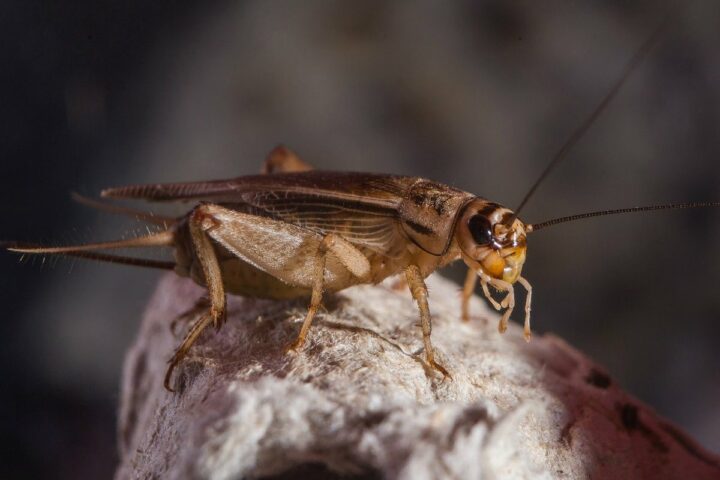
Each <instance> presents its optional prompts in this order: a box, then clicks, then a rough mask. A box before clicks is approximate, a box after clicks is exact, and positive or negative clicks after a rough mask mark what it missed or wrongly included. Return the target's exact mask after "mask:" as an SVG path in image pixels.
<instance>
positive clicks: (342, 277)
mask: <svg viewBox="0 0 720 480" xmlns="http://www.w3.org/2000/svg"><path fill="white" fill-rule="evenodd" d="M656 36H657V35H653V36H652V37H651V38H650V39H649V40H648V41H646V42H645V44H644V45H643V46H642V48H641V49H640V50H639V51H638V53H637V54H636V55H635V56H634V57H633V59H632V60H631V61H630V63H629V64H628V66H627V67H626V69H625V71H624V73H623V75H622V76H621V78H620V79H619V80H618V82H617V83H616V84H615V86H614V87H613V88H612V89H611V91H610V93H609V94H608V95H607V96H606V97H605V98H604V99H603V100H602V102H600V104H599V105H598V106H597V108H596V109H595V110H594V111H593V112H592V114H591V115H590V116H589V118H588V119H587V121H586V122H584V123H583V124H582V125H581V126H580V127H579V128H578V129H577V130H576V131H575V132H574V134H573V135H572V136H571V137H570V139H569V140H568V141H567V142H566V143H565V144H564V146H563V147H562V148H561V149H560V151H559V152H558V154H557V155H556V156H555V157H554V158H553V160H552V161H551V162H550V164H549V165H548V166H547V168H546V169H545V171H543V173H542V175H540V178H539V179H538V180H537V181H536V182H535V184H534V185H533V186H532V188H531V189H530V190H529V192H528V193H527V195H526V196H525V198H524V199H523V201H522V202H521V203H520V206H519V207H518V208H517V209H516V210H515V211H514V212H513V211H511V210H509V209H507V208H505V207H503V206H501V205H499V204H497V203H494V202H491V201H489V200H486V199H484V198H481V197H478V196H475V195H473V194H471V193H468V192H464V191H461V190H458V189H456V188H453V187H450V186H447V185H443V184H441V183H437V182H433V181H430V180H426V179H423V178H419V177H409V176H398V175H386V174H373V173H353V172H328V171H316V170H313V169H312V168H311V167H310V166H309V165H308V164H307V163H305V162H304V161H302V160H301V159H300V158H299V157H298V156H297V155H295V154H294V153H293V152H291V151H290V150H289V149H287V148H285V147H283V146H280V147H277V148H275V149H274V150H273V151H272V152H271V153H270V154H269V156H268V157H267V159H266V161H265V165H264V168H263V174H260V175H251V176H244V177H238V178H235V179H231V180H218V181H201V182H190V183H170V184H154V185H139V186H125V187H119V188H111V189H107V190H104V191H103V192H102V196H103V197H109V198H126V199H128V198H129V199H145V200H150V201H194V202H197V203H196V205H195V206H194V207H193V208H192V209H191V210H190V211H189V212H188V213H187V214H185V215H183V216H182V217H180V218H164V217H158V216H154V215H152V214H148V213H144V212H136V211H134V210H130V209H126V208H124V207H116V206H112V205H107V204H105V203H101V202H98V201H95V200H90V199H85V198H82V197H79V198H78V200H79V201H81V202H83V203H86V204H89V205H90V206H93V207H98V208H102V209H105V210H111V211H114V212H116V213H131V214H134V215H137V216H138V217H139V218H141V219H144V220H146V221H149V222H153V223H157V224H160V225H164V226H166V228H165V230H163V231H161V232H159V233H155V234H149V235H147V236H143V237H138V238H134V239H129V240H122V241H115V242H105V243H94V244H87V245H77V246H67V247H36V246H31V245H27V244H25V245H20V244H15V245H14V246H12V247H11V248H9V250H11V251H14V252H19V253H24V254H61V255H71V256H80V257H86V258H92V259H97V260H103V261H110V262H115V263H125V264H131V265H141V266H149V267H156V268H166V269H174V271H175V272H176V273H177V274H179V275H182V276H188V277H190V278H192V279H193V280H194V281H196V282H197V283H199V284H201V285H204V286H206V287H207V289H208V293H209V301H210V306H209V308H208V310H207V311H206V312H205V313H204V314H202V315H201V316H200V317H199V318H198V319H197V320H196V321H195V322H194V323H193V324H192V325H191V327H190V328H189V330H188V333H187V334H186V336H185V338H184V340H183V341H182V343H181V344H180V346H179V347H178V348H177V350H176V351H175V354H174V355H173V356H172V358H171V359H170V360H169V367H168V370H167V373H166V375H165V387H166V388H167V389H168V390H171V377H172V372H173V369H174V368H175V367H176V366H177V365H178V364H179V363H180V362H181V361H182V360H183V358H184V357H185V356H186V355H187V353H188V351H189V349H190V348H191V347H192V345H193V343H194V342H195V341H196V340H197V338H198V337H199V336H200V334H201V333H202V332H203V330H204V329H205V328H206V327H207V326H209V325H211V324H212V325H214V326H215V327H216V328H219V327H220V326H222V324H223V322H224V321H225V305H226V300H225V295H226V293H231V294H237V295H245V296H252V297H263V298H273V299H288V298H296V297H309V298H310V305H309V308H308V311H307V315H306V316H305V320H304V322H303V324H302V327H301V328H300V332H299V333H298V336H297V339H296V340H295V341H294V342H293V343H292V344H291V345H290V346H289V349H295V350H297V349H300V348H301V347H302V346H303V344H304V343H305V340H306V338H307V335H308V332H309V329H310V326H311V324H312V321H313V318H314V316H315V314H316V312H317V310H318V308H319V307H320V305H321V301H322V297H323V294H324V293H326V292H337V291H339V290H343V289H345V288H348V287H351V286H353V285H358V284H365V283H378V282H380V281H382V280H383V279H385V278H387V277H389V276H392V275H396V274H403V275H404V278H405V280H406V282H407V286H408V287H409V289H410V292H411V293H412V296H413V298H414V299H415V301H416V302H417V305H418V309H419V312H420V323H421V327H422V335H423V343H424V347H425V356H426V361H427V363H428V364H429V365H430V366H431V367H432V368H434V369H435V370H437V371H439V372H440V373H442V374H443V375H444V376H448V377H449V376H450V374H449V373H448V371H447V369H446V368H445V367H443V366H442V365H441V364H440V363H438V362H437V360H436V358H435V353H434V350H433V346H432V342H431V331H432V320H431V315H430V308H429V306H428V298H427V297H428V295H427V287H426V286H425V281H424V279H425V277H427V276H428V275H430V273H432V272H433V271H435V270H436V269H438V268H441V267H443V266H445V265H447V264H449V263H451V262H454V261H456V260H459V259H462V260H463V261H464V262H465V264H466V265H467V266H468V275H467V277H466V280H465V285H464V287H463V290H462V318H463V320H466V321H467V319H468V303H469V299H470V297H471V296H472V294H473V291H474V289H475V285H476V283H477V280H478V278H479V279H480V285H481V286H482V290H483V293H484V294H485V296H486V298H487V299H488V300H489V301H490V303H491V304H492V305H493V306H494V307H495V308H496V309H497V310H502V309H504V312H503V314H502V316H501V318H500V322H499V327H498V328H499V330H500V332H503V331H505V330H506V328H507V324H508V320H509V318H510V315H511V314H512V312H513V309H514V307H515V291H514V285H515V284H516V283H519V284H520V285H522V286H523V287H524V288H525V289H526V291H527V296H526V301H525V324H524V334H525V338H526V339H527V340H529V339H530V333H531V332H530V307H531V299H532V288H531V286H530V283H529V282H528V281H527V280H526V279H525V278H524V277H523V276H522V267H523V264H524V263H525V259H526V252H527V236H528V235H529V234H530V233H532V232H534V231H537V230H540V229H541V228H544V227H547V226H551V225H556V224H559V223H563V222H568V221H574V220H578V219H581V218H589V217H595V216H601V215H612V214H618V213H632V212H641V211H650V210H663V209H676V208H695V207H717V206H720V202H700V203H684V204H669V205H655V206H647V207H632V208H624V209H616V210H604V211H598V212H590V213H582V214H579V215H572V216H569V217H561V218H556V219H552V220H548V221H545V222H541V223H535V224H527V223H524V222H523V221H521V220H520V219H519V218H518V216H517V215H518V213H519V211H520V210H521V209H522V207H523V206H524V205H525V204H526V203H527V201H528V199H529V198H530V197H531V196H532V194H533V193H534V191H535V190H536V188H537V187H538V185H539V184H540V183H541V181H542V180H543V179H544V178H545V177H546V176H547V174H548V173H549V172H550V170H551V169H552V168H553V167H554V166H555V165H556V164H557V163H558V162H559V161H560V160H561V159H562V158H563V157H564V156H565V154H566V153H567V151H568V150H569V149H570V147H571V146H572V145H574V144H575V143H576V142H577V141H578V139H579V138H580V137H581V136H582V134H583V133H584V132H585V131H586V130H587V129H588V128H589V126H590V125H591V124H592V122H593V121H594V119H595V118H596V117H597V116H598V115H599V114H600V112H601V111H602V110H603V109H604V108H605V107H606V106H607V104H608V103H609V101H610V100H611V99H612V98H613V97H614V95H615V94H616V93H617V91H618V90H619V88H620V87H621V85H622V84H623V82H624V81H625V79H626V78H627V76H628V75H629V73H630V72H631V71H632V69H633V68H634V67H635V66H636V65H637V63H638V62H639V61H640V59H641V58H642V57H643V56H644V55H645V54H646V53H647V51H648V50H649V48H650V45H651V44H652V41H653V40H654V38H655V37H656ZM150 246H164V247H173V248H174V249H175V261H174V262H162V261H154V260H144V259H139V258H132V257H124V256H118V255H113V254H107V253H100V252H98V250H103V249H116V248H125V247H150ZM489 287H492V288H493V289H494V290H495V291H497V292H501V293H502V294H503V298H502V299H501V300H499V301H498V300H496V299H494V298H493V296H492V295H491V293H490V288H489Z"/></svg>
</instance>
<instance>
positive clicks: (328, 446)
mask: <svg viewBox="0 0 720 480" xmlns="http://www.w3.org/2000/svg"><path fill="white" fill-rule="evenodd" d="M429 286H430V290H431V292H430V293H431V303H430V306H431V309H432V311H433V314H434V327H435V328H434V331H433V340H434V343H435V345H436V348H437V351H438V356H439V360H440V361H441V362H442V363H443V364H444V365H445V366H446V367H447V368H448V370H449V371H450V372H451V374H452V376H453V378H452V380H450V379H443V378H442V376H441V375H437V374H435V373H434V372H432V371H430V370H428V369H427V368H426V366H425V365H424V363H423V360H422V343H421V335H420V329H419V327H417V318H418V317H417V311H416V309H415V305H414V304H413V302H412V299H411V298H410V296H409V295H408V294H407V293H405V292H397V291H395V290H393V289H392V288H390V287H389V286H387V285H381V286H363V287H356V288H352V289H348V290H346V291H344V292H341V293H340V294H337V295H334V296H332V297H330V298H328V299H327V301H326V302H325V305H326V307H327V310H328V311H327V312H325V313H321V314H320V315H319V316H318V318H317V319H316V322H315V324H314V325H313V329H312V330H311V333H310V338H309V343H308V345H307V346H306V348H305V350H304V351H303V352H301V353H299V354H285V353H284V346H285V345H286V344H287V343H289V342H290V341H291V339H293V338H294V337H295V335H296V333H297V331H298V329H299V322H301V320H302V317H303V315H304V313H305V302H303V301H297V302H275V301H268V300H256V299H243V298H237V297H235V298H232V297H231V298H229V316H228V322H227V323H226V324H225V325H224V327H223V328H222V330H221V331H220V332H219V333H216V332H215V331H214V330H209V331H207V332H206V333H205V334H204V335H203V336H202V338H201V339H200V340H199V342H198V344H197V345H196V347H195V348H194V349H193V358H192V359H190V360H188V361H186V362H184V363H183V365H182V366H181V367H180V368H179V369H178V372H177V376H176V380H175V381H176V385H177V388H178V392H177V393H174V394H173V393H169V392H167V391H165V390H164V389H163V386H162V380H163V375H164V372H165V367H166V361H167V359H168V358H169V356H170V354H171V353H172V350H173V348H174V346H175V345H176V344H177V343H178V341H179V338H180V337H181V336H182V333H183V331H184V329H185V328H186V321H187V319H183V318H184V317H183V314H184V313H187V312H188V311H191V310H192V309H193V306H194V305H195V303H196V302H197V301H198V299H199V298H201V297H202V296H203V293H204V292H203V290H202V289H201V288H199V287H197V286H195V285H194V284H192V283H191V282H189V281H188V280H185V279H180V278H177V277H175V276H172V275H170V276H167V277H166V278H164V279H163V281H162V282H161V284H160V286H159V288H158V291H157V293H156V294H155V296H154V299H153V300H152V301H151V304H150V306H149V308H148V311H147V314H146V317H145V320H144V322H143V325H142V327H141V330H140V333H139V335H138V339H137V341H136V343H135V345H134V346H133V348H132V349H131V351H130V352H129V354H128V356H127V360H126V364H125V372H124V380H123V385H122V398H121V406H120V408H121V411H120V425H119V436H120V440H119V441H120V450H121V463H120V466H119V468H118V471H117V478H118V479H127V478H160V477H161V478H188V477H189V478H214V479H239V478H246V477H251V478H257V477H261V478H262V477H270V478H336V476H337V477H339V476H340V474H343V475H345V476H343V478H403V479H425V478H428V479H429V478H462V479H476V478H653V479H661V478H693V479H703V478H708V479H709V478H720V461H719V459H718V458H717V457H716V456H713V455H712V454H709V453H708V452H706V451H704V450H703V449H702V448H701V447H699V446H698V445H697V444H696V443H695V442H694V441H693V440H691V439H690V438H688V437H687V436H686V435H685V434H684V433H682V432H680V431H678V429H677V428H675V427H673V426H672V425H670V424H668V422H667V421H665V420H663V419H661V418H659V417H658V416H657V415H656V414H655V413H653V411H652V410H651V409H649V408H648V407H647V406H646V405H643V404H642V403H640V402H639V401H638V400H636V399H634V398H633V397H631V396H629V395H628V394H626V393H624V392H622V391H621V390H620V389H619V388H618V387H617V386H616V385H615V383H614V382H613V381H612V379H611V378H610V377H609V376H608V375H607V373H605V372H604V371H603V370H602V368H601V367H598V366H597V365H594V364H593V363H592V362H591V361H590V360H588V359H587V358H585V357H584V356H583V355H582V354H580V353H579V352H577V351H576V350H574V349H572V348H571V347H570V346H568V345H567V344H565V343H564V342H563V341H562V340H560V339H559V338H557V337H553V336H550V335H546V336H544V337H539V338H534V339H533V341H532V342H531V343H530V344H526V343H525V341H524V340H523V339H522V334H521V331H520V328H518V327H517V326H515V325H511V328H510V329H509V331H508V332H507V333H506V334H505V335H499V334H498V333H497V330H496V322H497V317H496V315H495V314H494V313H492V312H489V311H488V310H487V309H486V308H484V305H483V304H482V303H481V302H480V301H479V300H474V304H473V312H474V313H475V314H476V316H475V318H474V319H473V320H472V321H471V322H469V323H468V324H463V323H462V322H461V321H460V320H459V318H458V312H459V295H458V287H457V286H456V285H455V284H452V283H450V282H448V281H446V280H443V279H442V278H439V277H438V276H434V277H432V278H431V279H430V281H429ZM188 316H189V315H185V317H188ZM173 323H174V324H175V325H174V328H172V325H173ZM173 330H175V333H173Z"/></svg>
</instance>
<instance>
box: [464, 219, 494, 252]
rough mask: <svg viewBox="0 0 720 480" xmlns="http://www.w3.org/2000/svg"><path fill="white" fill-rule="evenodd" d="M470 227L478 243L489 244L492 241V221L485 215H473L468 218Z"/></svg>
mask: <svg viewBox="0 0 720 480" xmlns="http://www.w3.org/2000/svg"><path fill="white" fill-rule="evenodd" d="M468 229H469V230H470V235H472V237H473V240H475V242H476V243H477V244H478V245H487V244H489V243H490V242H491V241H492V238H493V236H492V228H491V227H490V221H489V220H488V219H487V218H485V217H484V216H483V215H473V216H472V217H470V220H468Z"/></svg>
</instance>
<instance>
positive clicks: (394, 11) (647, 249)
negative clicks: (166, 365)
mask: <svg viewBox="0 0 720 480" xmlns="http://www.w3.org/2000/svg"><path fill="white" fill-rule="evenodd" d="M661 3H662V2H657V1H654V0H647V1H636V2H624V1H623V2H621V1H602V2H601V1H580V2H577V1H575V2H567V1H546V2H534V1H531V0H524V1H521V0H517V1H469V0H465V1H458V2H453V3H452V4H449V3H446V2H434V1H415V2H382V1H364V2H349V1H331V2H328V1H309V2H294V1H291V0H286V1H274V0H273V1H242V2H239V1H236V2H221V1H205V2H177V1H168V0H157V1H155V2H139V1H125V2H110V1H93V2H90V1H88V0H80V1H75V2H71V3H62V2H61V3H57V2H26V1H20V0H5V1H4V2H2V6H0V12H1V13H0V38H1V39H2V42H1V43H0V58H1V59H2V64H1V65H2V67H1V68H0V82H1V83H0V86H1V87H2V88H0V96H1V101H0V122H2V126H1V129H0V159H1V160H0V179H1V182H2V184H1V188H0V214H1V218H2V222H1V223H0V239H21V240H29V241H37V242H39V241H42V242H46V243H50V244H65V243H71V242H83V241H90V240H107V239H113V238H118V237H120V236H128V235H133V234H134V232H137V231H141V229H142V228H143V227H142V226H141V225H140V224H138V223H136V222H134V221H133V220H128V219H118V218H111V217H108V216H107V215H101V214H97V213H95V212H92V211H88V210H87V209H85V208H84V207H82V206H79V205H76V204H73V202H72V201H71V200H70V198H69V192H71V191H78V192H80V193H83V194H88V195H95V194H97V192H98V191H99V190H100V189H101V188H103V187H106V186H111V185H121V184H124V183H150V182H167V181H181V180H199V179H212V178H223V177H233V176H238V175H243V174H248V173H255V172H256V171H257V170H258V168H259V166H260V163H261V161H262V159H263V158H264V156H265V154H266V153H267V152H268V151H269V150H270V149H271V148H272V147H273V146H275V145H276V144H278V143H281V142H282V143H285V144H286V145H288V146H290V147H291V148H293V149H294V150H296V151H297V152H298V153H299V154H300V155H301V156H302V157H304V158H305V159H306V160H307V161H309V162H311V163H312V164H314V165H315V166H317V167H319V168H323V169H337V170H366V171H377V172H387V173H398V174H409V175H419V176H425V177H429V178H431V179H433V180H437V181H440V182H444V183H448V184H451V185H454V186H456V187H459V188H462V189H465V190H468V191H471V192H474V193H476V194H478V195H480V196H484V197H487V198H490V199H492V200H494V201H497V202H500V203H502V204H505V205H507V206H508V207H510V208H513V207H515V206H516V205H517V203H518V202H519V201H520V199H521V198H522V196H523V195H524V193H525V192H526V191H527V189H528V188H529V186H530V185H531V184H532V182H533V181H534V179H535V178H536V177H537V175H538V174H539V173H540V172H541V171H542V169H543V168H544V167H545V165H546V163H547V162H548V160H549V159H550V158H551V157H552V156H553V155H554V153H555V152H556V151H557V150H558V149H559V148H560V146H561V145H562V143H563V142H564V141H565V140H566V139H567V137H568V136H569V135H570V133H571V132H572V130H573V129H574V128H576V127H577V126H578V125H579V124H580V122H582V121H583V119H584V118H585V117H586V116H587V115H588V114H589V112H590V111H591V110H592V109H593V108H594V107H595V105H596V104H597V103H598V102H599V101H600V99H601V98H602V97H603V96H604V95H605V94H606V93H607V92H608V90H609V88H610V87H611V85H612V83H613V82H614V81H615V80H616V79H617V78H618V75H619V73H620V71H621V70H622V68H623V66H624V65H625V64H626V62H627V61H628V60H629V58H630V57H631V56H632V55H633V54H634V52H635V51H636V50H637V48H638V46H639V45H640V44H641V43H642V42H643V41H644V40H645V39H646V38H647V37H648V35H649V34H650V33H651V32H652V31H653V30H654V29H655V28H656V27H657V25H658V24H659V23H660V22H661V20H662V17H663V14H664V7H662V6H661ZM718 45H720V3H718V2H716V1H714V0H707V1H696V2H692V3H691V4H689V5H687V6H686V7H685V8H684V9H683V11H682V12H681V13H679V14H677V15H675V16H674V17H673V18H672V20H671V22H670V27H669V29H668V30H667V32H666V33H665V34H664V35H663V36H662V39H661V40H660V42H659V43H658V45H657V46H656V47H655V48H654V49H653V51H652V52H651V53H650V55H649V56H648V57H647V58H646V59H645V61H643V63H642V64H641V65H640V67H639V68H638V69H637V71H636V72H635V73H634V74H633V76H632V77H631V79H630V80H629V81H628V82H627V84H626V85H625V87H624V88H623V90H622V91H621V93H620V94H619V96H618V97H617V99H616V100H615V101H614V102H613V104H612V105H611V106H610V108H609V109H608V110H607V111H606V112H605V113H604V114H603V115H602V116H601V117H600V118H599V120H598V121H597V123H596V124H595V125H594V127H593V128H592V130H591V131H590V132H589V133H588V134H587V135H586V137H585V138H583V139H582V141H581V142H580V143H579V144H578V145H577V146H576V147H575V148H574V149H573V151H572V152H571V154H570V156H569V157H568V158H567V159H566V161H565V162H563V163H562V164H561V165H560V166H559V167H558V169H557V171H555V173H554V174H553V175H552V176H551V177H550V178H549V179H548V180H547V182H546V183H545V184H543V186H542V187H541V188H540V189H539V190H538V192H537V194H536V196H535V197H534V199H533V201H532V202H531V203H530V205H529V206H528V207H527V208H526V209H525V211H524V212H523V215H522V217H523V218H524V219H525V220H526V221H529V222H533V221H542V220H546V219H549V218H553V217H557V216H562V215H566V214H572V213H578V212H583V211H589V210H596V209H607V208H617V207H626V206H633V205H645V204H653V203H664V202H673V201H691V200H719V199H720V188H719V187H720V162H719V161H718V157H719V153H720V121H719V120H720V54H719V53H718V51H717V46H718ZM162 211H167V209H164V210H162ZM179 212H180V211H177V210H176V211H175V212H174V213H179ZM718 245H720V211H718V210H715V211H709V210H704V211H699V210H698V211H681V212H666V213H655V214H647V215H635V216H627V217H622V216H620V217H608V218H604V219H597V220H589V221H584V222H578V223H574V224H567V225H563V226H558V227H556V228H552V229H548V230H547V231H542V232H540V233H538V234H537V235H536V236H533V237H531V239H530V245H529V257H528V262H527V263H526V267H525V276H526V277H527V278H528V279H529V280H530V281H531V282H532V284H533V286H534V288H535V297H534V317H533V321H534V329H535V331H536V332H539V333H542V332H553V333H554V334H556V335H558V336H560V337H563V338H565V339H567V340H568V341H569V342H570V343H571V344H573V345H574V346H576V347H577V348H579V349H580V350H582V351H584V352H586V353H587V354H588V355H590V356H591V357H593V358H594V359H596V360H597V361H599V362H600V363H601V364H603V365H605V366H606V367H607V368H608V370H609V372H610V373H611V375H612V376H613V377H614V378H615V379H617V381H618V382H619V383H620V384H621V385H622V386H623V387H624V388H626V389H628V390H629V391H631V392H632V393H634V394H635V395H637V396H638V397H639V398H641V399H642V400H644V401H645V402H647V403H649V404H650V405H652V406H653V407H654V408H655V409H657V410H658V411H659V412H660V413H661V414H663V415H665V416H666V417H668V418H669V419H670V420H672V421H673V422H675V423H677V424H678V425H680V426H681V427H682V428H684V429H686V430H687V431H688V432H690V433H691V434H692V435H693V436H694V437H695V438H697V439H698V441H700V442H701V443H702V444H703V445H704V446H705V447H707V448H709V449H710V450H712V451H715V452H720V368H718V367H719V365H720V348H718V341H719V340H720V295H719V294H718V285H719V284H720V250H719V249H718V248H717V247H718ZM443 274H444V275H448V276H451V277H453V278H456V279H460V278H461V277H462V275H463V272H462V269H461V268H450V269H448V270H446V271H445V272H444V273H443ZM157 278H158V273H156V272H152V271H145V270H143V269H133V268H129V267H123V266H115V265H102V264H93V263H90V262H82V261H71V260H61V261H59V262H49V261H47V262H43V261H42V260H41V259H36V260H35V261H28V262H24V263H19V262H18V257H16V256H13V255H10V254H5V253H2V254H0V299H1V300H2V301H1V303H0V305H1V306H2V312H3V314H2V322H0V333H1V335H0V342H1V343H0V345H1V347H0V355H1V357H0V358H1V361H0V378H1V379H2V385H3V388H2V394H0V409H1V410H0V411H1V412H2V418H3V420H2V426H1V427H0V428H1V431H0V434H1V435H2V439H1V440H2V445H1V447H2V450H0V451H1V452H2V456H3V458H2V459H0V476H1V477H2V478H16V477H20V476H22V477H24V478H27V477H28V476H32V477H35V478H37V477H41V476H52V477H53V478H107V477H109V476H110V475H112V472H113V470H114V467H115V463H116V461H117V455H116V452H115V431H114V428H115V419H116V414H115V407H116V403H117V399H118V389H119V378H120V374H121V368H122V360H123V353H124V351H125V350H126V349H127V348H128V346H129V345H130V343H131V342H132V340H133V337H134V335H135V332H136V329H137V325H138V323H139V321H140V317H141V315H142V312H143V306H144V304H145V302H146V300H147V298H148V297H149V295H150V294H151V293H152V291H153V288H154V284H155V282H156V280H157ZM516 316H517V315H516ZM408 328H411V326H408ZM168 354H170V352H168Z"/></svg>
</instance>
